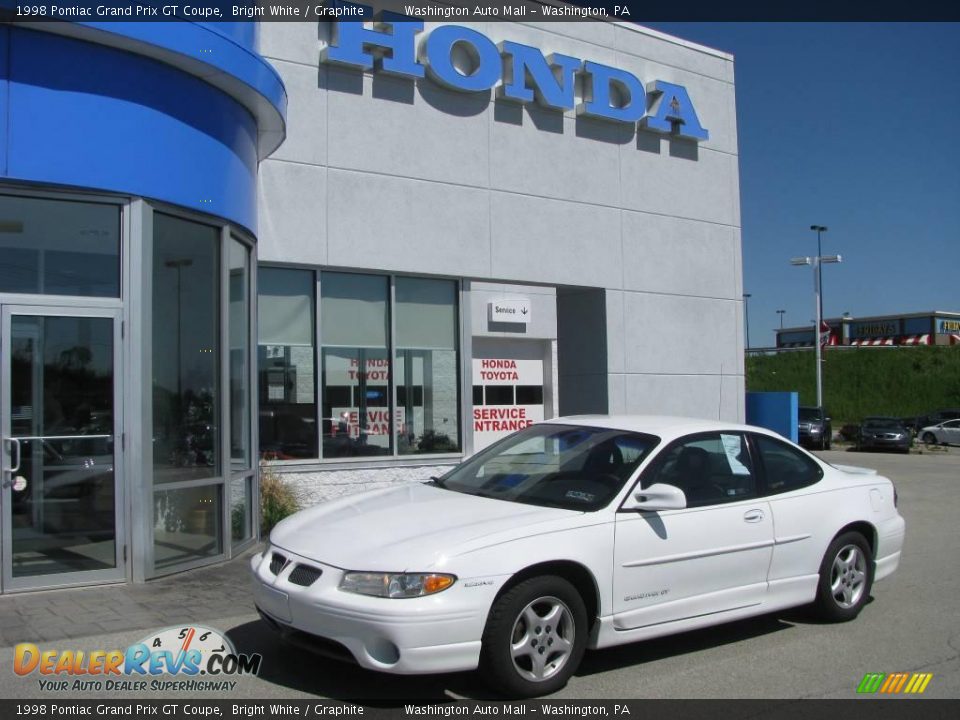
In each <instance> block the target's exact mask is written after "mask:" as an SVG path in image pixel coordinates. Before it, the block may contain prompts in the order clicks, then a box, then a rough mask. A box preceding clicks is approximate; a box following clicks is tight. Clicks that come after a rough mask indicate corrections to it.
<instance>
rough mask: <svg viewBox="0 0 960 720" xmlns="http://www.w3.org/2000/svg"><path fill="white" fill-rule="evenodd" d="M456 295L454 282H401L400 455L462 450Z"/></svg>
mask: <svg viewBox="0 0 960 720" xmlns="http://www.w3.org/2000/svg"><path fill="white" fill-rule="evenodd" d="M456 290H457V286H456V283H454V282H453V281H451V280H426V279H421V278H408V277H400V278H397V279H396V286H395V292H396V338H395V343H396V349H397V356H396V373H397V424H398V426H399V427H400V433H399V439H398V447H397V450H398V452H399V453H400V454H401V455H409V454H420V453H444V452H458V451H459V450H460V424H459V418H460V409H459V393H458V388H459V359H458V353H457V293H456ZM401 388H402V392H401ZM487 391H488V392H489V391H490V388H489V387H488V388H487ZM418 397H419V398H420V399H421V402H420V403H419V404H417V402H416V400H417V398H418Z"/></svg>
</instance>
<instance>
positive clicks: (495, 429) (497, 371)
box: [473, 358, 544, 450]
mask: <svg viewBox="0 0 960 720" xmlns="http://www.w3.org/2000/svg"><path fill="white" fill-rule="evenodd" d="M543 419H544V412H543V360H515V359H513V358H474V359H473V446H474V448H475V449H477V450H480V449H482V448H485V447H487V446H488V445H490V444H492V443H494V442H496V441H497V440H500V439H501V438H504V437H506V436H507V435H509V434H510V433H513V432H516V431H517V430H522V429H523V428H525V427H527V426H529V425H532V424H533V423H535V422H539V421H541V420H543Z"/></svg>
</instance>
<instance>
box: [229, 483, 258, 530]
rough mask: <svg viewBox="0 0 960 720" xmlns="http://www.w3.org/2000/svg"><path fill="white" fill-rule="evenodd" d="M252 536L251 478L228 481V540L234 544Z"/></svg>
mask: <svg viewBox="0 0 960 720" xmlns="http://www.w3.org/2000/svg"><path fill="white" fill-rule="evenodd" d="M252 535H253V477H252V476H250V475H247V476H245V477H237V478H233V479H232V480H231V481H230V539H231V540H232V541H233V543H234V544H237V543H240V542H243V541H244V540H246V539H247V538H249V537H251V536H252Z"/></svg>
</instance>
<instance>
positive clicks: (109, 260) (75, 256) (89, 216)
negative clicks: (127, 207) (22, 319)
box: [0, 195, 120, 297]
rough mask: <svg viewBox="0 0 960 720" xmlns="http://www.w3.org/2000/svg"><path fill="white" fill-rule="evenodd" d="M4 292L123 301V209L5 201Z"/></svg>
mask: <svg viewBox="0 0 960 720" xmlns="http://www.w3.org/2000/svg"><path fill="white" fill-rule="evenodd" d="M0 292H10V293H42V294H46V295H83V296H86V297H120V208H119V207H117V206H115V205H103V204H96V203H81V202H71V201H65V200H46V199H40V198H24V197H14V196H10V195H0Z"/></svg>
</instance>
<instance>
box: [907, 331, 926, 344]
mask: <svg viewBox="0 0 960 720" xmlns="http://www.w3.org/2000/svg"><path fill="white" fill-rule="evenodd" d="M900 344H901V345H929V344H930V334H929V333H927V334H924V335H907V336H906V337H905V338H903V339H902V340H901V341H900Z"/></svg>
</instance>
